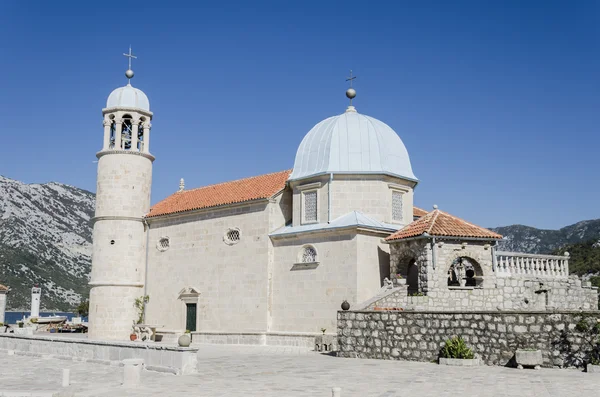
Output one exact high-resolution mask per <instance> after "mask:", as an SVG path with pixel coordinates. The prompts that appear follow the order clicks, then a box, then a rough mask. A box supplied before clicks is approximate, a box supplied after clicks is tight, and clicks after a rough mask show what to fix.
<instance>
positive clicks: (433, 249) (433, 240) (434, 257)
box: [431, 237, 436, 270]
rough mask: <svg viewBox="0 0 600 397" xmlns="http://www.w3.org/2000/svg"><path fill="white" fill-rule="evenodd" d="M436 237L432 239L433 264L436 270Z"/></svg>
mask: <svg viewBox="0 0 600 397" xmlns="http://www.w3.org/2000/svg"><path fill="white" fill-rule="evenodd" d="M435 260H436V254H435V237H434V238H433V239H432V240H431V264H432V265H433V270H435Z"/></svg>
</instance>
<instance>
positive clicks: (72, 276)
mask: <svg viewBox="0 0 600 397" xmlns="http://www.w3.org/2000/svg"><path fill="white" fill-rule="evenodd" d="M94 198H95V196H94V194H93V193H91V192H88V191H85V190H82V189H78V188H76V187H73V186H69V185H64V184H61V183H55V182H50V183H46V184H25V183H22V182H19V181H15V180H12V179H9V178H5V177H3V176H0V284H4V285H7V286H9V287H10V288H11V291H10V293H9V296H8V299H7V309H10V310H29V307H30V303H31V287H32V286H33V285H34V284H39V286H40V287H41V288H42V299H41V306H42V309H43V310H48V311H53V310H56V311H61V310H67V309H71V308H73V307H74V306H76V305H77V303H79V301H80V300H81V299H82V297H87V295H88V294H89V288H88V285H87V283H88V281H89V273H90V269H91V255H92V225H91V224H90V219H91V218H92V217H93V214H94V205H95V203H94Z"/></svg>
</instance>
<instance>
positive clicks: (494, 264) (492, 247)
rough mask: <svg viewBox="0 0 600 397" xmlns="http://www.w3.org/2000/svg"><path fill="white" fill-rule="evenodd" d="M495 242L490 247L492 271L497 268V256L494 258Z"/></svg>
mask: <svg viewBox="0 0 600 397" xmlns="http://www.w3.org/2000/svg"><path fill="white" fill-rule="evenodd" d="M496 244H497V243H494V245H492V246H491V247H490V249H491V250H492V271H493V272H495V271H496V269H497V268H498V258H496Z"/></svg>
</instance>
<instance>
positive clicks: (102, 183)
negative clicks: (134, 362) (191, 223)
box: [88, 47, 154, 340]
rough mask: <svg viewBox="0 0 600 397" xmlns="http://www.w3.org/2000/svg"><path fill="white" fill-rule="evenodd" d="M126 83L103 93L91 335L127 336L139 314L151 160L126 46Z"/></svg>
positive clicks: (146, 106)
mask: <svg viewBox="0 0 600 397" xmlns="http://www.w3.org/2000/svg"><path fill="white" fill-rule="evenodd" d="M123 55H125V56H126V57H128V58H129V69H128V70H127V71H126V72H125V76H126V77H127V79H128V83H127V85H126V86H123V87H119V88H117V89H116V90H114V91H113V92H112V93H111V94H110V95H109V97H108V100H107V102H106V108H104V109H102V115H103V117H104V139H103V141H102V150H100V151H99V152H98V153H97V154H96V157H97V158H98V179H97V189H96V212H95V215H94V218H93V219H92V222H93V225H94V231H93V253H92V274H91V280H90V283H89V285H90V286H91V287H92V289H91V291H90V308H89V334H88V337H89V338H91V339H116V340H128V338H129V335H130V334H131V332H132V325H133V322H134V321H135V320H136V319H137V318H138V313H137V311H136V309H135V307H134V301H135V299H136V298H139V297H141V296H143V294H144V280H145V268H146V262H145V261H146V233H147V227H146V223H145V219H144V215H146V214H147V213H148V212H149V210H150V188H151V184H152V162H153V161H154V156H152V155H151V154H150V127H151V124H150V121H151V120H152V112H150V102H149V101H148V97H147V96H146V94H144V93H143V92H142V91H141V90H139V89H137V88H134V87H133V86H132V85H131V79H132V78H133V71H132V70H131V59H132V58H135V57H134V56H133V55H132V54H131V47H130V48H129V53H128V54H123Z"/></svg>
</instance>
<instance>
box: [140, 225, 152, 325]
mask: <svg viewBox="0 0 600 397" xmlns="http://www.w3.org/2000/svg"><path fill="white" fill-rule="evenodd" d="M142 219H143V223H144V228H145V229H146V263H145V264H144V295H143V296H146V288H147V287H146V284H147V283H148V253H149V252H150V249H149V244H150V224H149V223H148V220H147V219H146V218H142ZM144 323H146V301H145V300H144Z"/></svg>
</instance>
